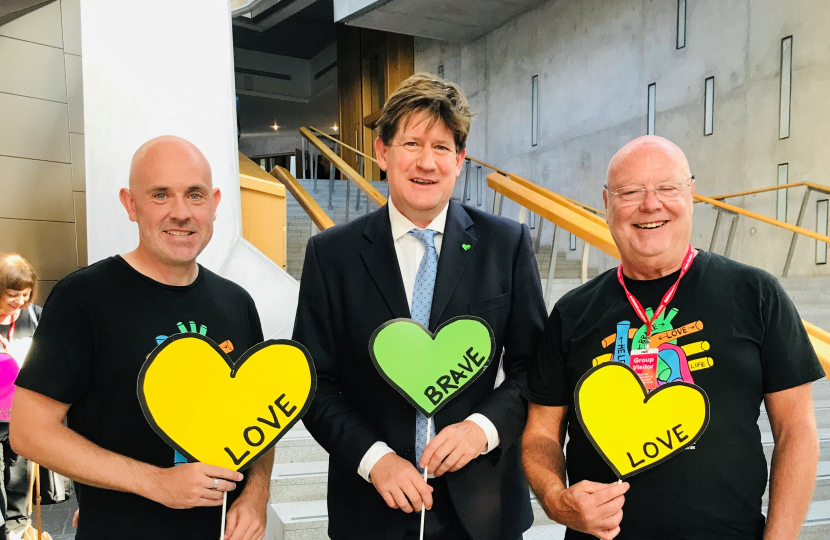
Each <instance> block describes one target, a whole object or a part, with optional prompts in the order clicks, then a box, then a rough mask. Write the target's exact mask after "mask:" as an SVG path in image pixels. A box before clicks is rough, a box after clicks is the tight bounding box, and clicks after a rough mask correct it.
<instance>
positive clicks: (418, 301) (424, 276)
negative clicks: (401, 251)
mask: <svg viewBox="0 0 830 540" xmlns="http://www.w3.org/2000/svg"><path fill="white" fill-rule="evenodd" d="M437 233H438V231H430V230H420V229H413V230H411V231H409V234H411V235H412V236H414V237H415V238H417V239H418V241H419V242H421V243H422V244H423V245H424V248H425V249H426V251H425V252H424V257H423V258H422V259H421V264H420V265H419V266H418V273H417V274H416V275H415V287H414V288H413V289H412V320H413V321H418V322H419V323H421V324H423V325H424V326H425V327H427V328H429V315H430V313H431V312H432V293H433V291H434V290H435V275H436V274H437V273H438V251H436V249H435V235H436V234H437ZM415 415H416V416H415V466H416V467H417V468H418V470H419V471H420V472H424V470H423V469H422V468H421V467H419V466H418V462H419V461H420V460H421V454H423V453H424V448H426V446H427V423H428V422H427V417H426V416H424V415H423V414H421V413H420V412H419V411H415ZM429 431H430V433H429V438H430V439H432V438H433V437H435V423H434V422H432V423H430V430H429Z"/></svg>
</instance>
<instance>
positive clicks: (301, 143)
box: [300, 139, 317, 193]
mask: <svg viewBox="0 0 830 540" xmlns="http://www.w3.org/2000/svg"><path fill="white" fill-rule="evenodd" d="M305 145H306V142H305V139H300V146H301V151H300V161H302V163H301V165H302V167H303V168H302V175H301V176H300V177H301V178H302V179H303V180H305ZM314 192H315V193H316V192H317V190H316V189H315V190H314Z"/></svg>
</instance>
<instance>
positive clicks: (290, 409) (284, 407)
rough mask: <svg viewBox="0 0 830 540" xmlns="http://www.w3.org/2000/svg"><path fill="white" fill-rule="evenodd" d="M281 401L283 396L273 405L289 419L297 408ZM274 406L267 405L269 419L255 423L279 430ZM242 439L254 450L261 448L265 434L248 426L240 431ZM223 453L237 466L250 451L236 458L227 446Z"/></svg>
mask: <svg viewBox="0 0 830 540" xmlns="http://www.w3.org/2000/svg"><path fill="white" fill-rule="evenodd" d="M283 399H285V394H282V395H280V397H278V398H277V399H276V400H274V405H276V406H277V409H279V410H280V411H282V414H283V415H285V417H286V418H291V415H292V414H294V413H295V412H296V411H297V407H296V406H295V405H291V404H290V403H288V402H286V403H283V402H282V400H283ZM274 405H268V412H269V413H271V414H270V416H271V418H270V419H265V418H261V417H257V422H260V423H262V424H265V425H266V426H268V427H272V428H276V429H281V428H282V426H281V425H280V421H279V420H278V419H277V411H275V410H274ZM252 433H254V434H255V435H254V436H253V438H252V435H251V434H252ZM242 438H243V439H245V442H246V443H247V444H248V446H251V447H254V448H256V447H257V446H262V443H264V442H265V433H264V432H263V431H262V428H260V427H259V426H257V425H253V426H248V427H246V428H245V429H244V430H243V431H242ZM225 452H227V453H228V455H229V456H230V457H231V459H232V460H233V463H234V465H239V464H240V463H242V462H243V461H244V460H245V458H246V457H248V455H250V453H251V451H250V450H245V452H244V453H243V454H242V455H241V456H239V457H236V455H235V454H234V453H233V451H232V450H231V449H230V448H228V447H227V446H226V447H225Z"/></svg>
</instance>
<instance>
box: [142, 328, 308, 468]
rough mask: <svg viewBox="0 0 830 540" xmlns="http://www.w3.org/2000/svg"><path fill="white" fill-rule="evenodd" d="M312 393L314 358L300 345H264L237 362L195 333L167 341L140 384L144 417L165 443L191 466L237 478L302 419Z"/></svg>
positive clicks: (145, 368)
mask: <svg viewBox="0 0 830 540" xmlns="http://www.w3.org/2000/svg"><path fill="white" fill-rule="evenodd" d="M316 388H317V374H316V372H315V371H314V364H313V363H312V361H311V356H310V355H309V353H308V351H307V350H306V349H305V347H303V346H302V345H300V344H299V343H296V342H293V341H288V340H270V341H266V342H264V343H260V344H259V345H256V346H254V347H252V348H251V349H249V350H248V351H246V352H245V354H243V355H242V356H240V357H239V359H238V360H237V361H236V362H235V363H234V362H233V361H232V360H231V359H230V358H229V357H228V355H227V354H225V352H224V351H223V350H222V348H221V347H219V346H218V345H216V344H215V343H214V342H213V341H211V340H210V339H208V338H207V337H205V336H201V335H199V334H192V333H188V334H176V335H174V336H171V337H169V338H167V339H166V340H165V341H164V342H163V343H162V344H161V345H159V346H158V347H157V348H156V349H155V350H154V351H153V352H152V353H151V354H150V357H149V358H148V360H147V362H145V364H144V366H143V367H142V368H141V372H140V374H139V378H138V398H139V402H140V403H141V408H142V409H143V411H144V416H145V417H146V418H147V421H148V422H149V424H150V426H151V427H152V428H153V429H154V430H155V431H156V433H158V434H159V435H160V436H161V438H162V439H164V440H165V441H166V442H167V443H168V444H169V445H170V446H172V447H173V448H174V449H175V450H176V451H177V452H179V453H180V454H181V455H183V456H184V457H186V458H187V459H188V460H189V461H198V462H201V463H208V464H210V465H217V466H219V467H225V468H226V469H232V470H237V471H243V470H245V469H246V468H247V467H249V466H250V465H251V464H253V463H254V462H255V461H256V460H257V459H258V458H259V457H260V456H262V455H263V454H264V453H265V452H267V451H268V450H269V449H270V448H271V447H273V446H274V445H275V444H276V443H277V441H279V440H280V438H281V437H282V436H283V435H285V434H286V433H287V432H288V430H289V429H291V426H293V425H294V424H296V423H297V422H298V421H299V420H300V418H302V417H303V415H304V414H305V412H306V410H307V409H308V407H309V405H310V404H311V399H312V398H313V397H314V391H315V390H316ZM206 389H208V390H209V391H210V399H209V400H206V399H205V391H206ZM275 396H276V397H275Z"/></svg>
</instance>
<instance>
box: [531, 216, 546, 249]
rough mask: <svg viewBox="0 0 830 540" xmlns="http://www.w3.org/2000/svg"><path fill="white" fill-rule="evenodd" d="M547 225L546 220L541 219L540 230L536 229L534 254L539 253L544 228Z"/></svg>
mask: <svg viewBox="0 0 830 540" xmlns="http://www.w3.org/2000/svg"><path fill="white" fill-rule="evenodd" d="M544 225H545V218H542V217H540V218H539V228H538V229H536V242H534V246H533V252H534V253H539V245H540V244H541V242H542V228H543V227H544Z"/></svg>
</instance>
